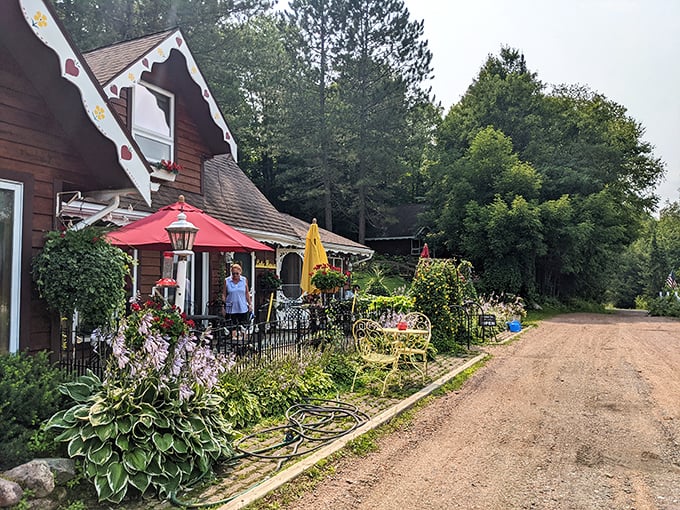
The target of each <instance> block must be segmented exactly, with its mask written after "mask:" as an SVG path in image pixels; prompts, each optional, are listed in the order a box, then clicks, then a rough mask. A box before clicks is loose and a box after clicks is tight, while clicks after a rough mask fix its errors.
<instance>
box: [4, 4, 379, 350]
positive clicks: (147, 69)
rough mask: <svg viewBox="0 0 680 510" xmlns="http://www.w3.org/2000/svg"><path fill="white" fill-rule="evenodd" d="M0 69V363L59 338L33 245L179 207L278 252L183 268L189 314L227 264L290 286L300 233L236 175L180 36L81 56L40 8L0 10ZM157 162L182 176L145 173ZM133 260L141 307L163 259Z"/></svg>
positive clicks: (216, 258)
mask: <svg viewBox="0 0 680 510" xmlns="http://www.w3.org/2000/svg"><path fill="white" fill-rule="evenodd" d="M0 62H1V65H0V238H1V239H2V242H1V244H0V275H1V278H0V353H2V352H8V351H9V352H14V351H17V350H24V349H29V350H38V349H52V350H56V349H57V348H58V346H59V332H58V330H57V327H58V324H57V322H56V320H55V319H54V318H50V315H49V314H47V313H46V311H45V310H44V306H43V303H42V302H41V301H40V300H39V299H38V297H37V296H36V295H35V291H34V287H33V286H32V284H31V274H30V265H31V257H32V255H34V254H35V253H36V252H37V251H38V250H39V249H40V248H41V246H42V244H43V235H44V233H45V232H47V231H50V230H54V229H55V228H57V227H59V226H60V225H65V226H70V225H73V224H77V223H82V222H85V223H95V222H101V221H105V222H108V223H110V224H114V225H124V224H126V223H128V222H130V221H134V220H135V219H139V218H141V217H143V216H145V215H147V214H149V213H151V212H152V211H154V210H156V209H158V208H159V207H162V206H164V205H167V204H169V203H172V202H175V201H177V198H178V195H179V194H180V193H181V194H183V195H185V196H186V200H187V202H188V203H190V204H191V205H194V206H196V207H199V208H201V209H203V210H205V211H206V212H207V213H209V214H211V215H212V216H215V217H216V218H218V219H220V220H222V221H223V222H225V223H227V224H229V225H231V226H233V227H235V228H237V229H239V230H240V231H242V232H243V233H245V234H247V235H249V236H251V237H253V238H255V239H257V240H259V241H261V242H264V243H266V244H268V245H270V246H271V247H273V248H275V250H276V251H275V252H273V253H271V252H260V253H248V254H239V253H237V254H232V253H225V254H219V253H197V254H195V256H194V258H193V260H192V263H191V270H190V275H191V282H192V283H191V287H192V288H191V295H192V296H193V299H194V306H193V311H194V312H196V313H198V312H205V311H206V306H207V302H208V301H209V300H211V299H212V298H214V297H216V296H217V295H218V289H219V287H220V280H221V278H220V277H219V275H220V268H223V267H224V264H225V262H228V261H230V260H234V259H236V260H239V261H240V262H242V263H243V264H244V273H245V275H246V276H248V277H249V280H251V281H253V280H255V281H256V280H257V276H258V274H259V273H260V272H261V271H262V270H264V269H267V268H271V269H274V270H276V271H277V272H278V273H281V274H282V276H284V275H285V276H286V278H287V280H288V281H287V283H289V285H291V286H293V287H294V286H295V284H296V280H295V278H297V282H299V274H297V275H296V274H295V271H296V268H297V267H298V266H300V267H301V263H302V258H301V253H302V251H303V250H304V242H305V236H304V234H305V232H306V231H305V232H301V230H303V229H301V225H300V223H302V225H305V224H308V223H309V221H307V222H300V220H296V219H294V218H290V217H287V216H284V215H282V214H280V213H279V212H278V211H277V210H276V209H275V208H274V207H273V206H272V205H271V203H269V202H268V201H267V199H266V198H265V197H264V196H263V195H262V194H261V193H260V192H259V190H257V188H256V187H255V186H254V185H253V183H252V182H251V181H250V180H249V179H248V178H247V177H246V176H245V174H243V172H242V171H241V169H240V168H238V166H237V163H236V161H237V146H236V143H235V141H234V138H233V136H232V134H231V132H230V131H229V128H228V127H227V124H226V122H225V120H224V117H223V115H222V113H221V111H220V109H219V107H218V105H217V104H216V102H215V101H214V99H213V97H212V93H211V91H210V88H209V87H208V85H207V83H206V82H205V79H204V78H203V76H202V75H201V73H200V70H199V69H198V66H197V65H196V63H195V61H194V59H193V56H192V55H191V52H190V50H189V47H188V44H187V42H186V40H185V39H184V36H183V34H182V33H181V31H179V30H169V31H165V32H162V33H158V34H153V35H150V36H146V37H143V38H139V39H135V40H132V41H126V42H123V43H120V44H115V45H112V46H109V47H106V48H102V49H100V50H96V51H93V52H89V53H87V54H85V55H83V54H81V53H80V52H79V51H78V49H77V48H76V47H75V46H74V45H73V44H72V42H71V41H70V39H69V38H68V35H67V34H66V33H65V32H64V29H63V27H62V26H61V24H60V23H59V21H58V19H57V17H56V15H55V13H54V11H53V9H52V7H51V6H50V4H49V2H48V1H47V0H3V10H2V16H0ZM160 160H169V161H174V162H177V163H179V164H180V165H181V166H182V170H181V172H179V174H177V175H175V174H174V173H171V172H165V171H163V170H159V169H157V168H156V167H155V163H156V162H158V161H160ZM309 220H311V218H310V219H309ZM324 237H325V238H324ZM322 241H323V242H324V244H328V245H329V247H330V248H331V250H330V251H331V256H336V257H337V258H338V260H340V261H341V262H342V263H343V264H344V265H347V264H350V263H351V261H353V260H357V259H365V258H369V257H370V256H371V255H372V250H370V249H369V248H368V247H366V246H363V245H360V244H358V243H354V242H352V241H350V240H347V239H344V238H340V237H339V236H335V235H334V234H332V233H330V232H326V231H323V232H322ZM133 248H134V247H131V251H132V253H133V254H134V256H135V257H136V258H137V259H138V261H139V264H138V266H137V267H136V269H135V274H134V278H133V280H134V282H133V285H134V289H133V290H134V291H139V292H140V293H142V294H148V293H149V292H150V290H151V287H152V285H153V284H154V283H155V281H156V280H157V279H158V278H160V277H161V275H162V272H163V261H164V259H163V253H162V252H158V251H155V252H151V251H141V250H140V251H136V250H133ZM297 271H298V273H299V269H297ZM253 283H255V282H254V281H253ZM253 288H254V289H255V290H254V292H255V294H256V298H257V286H256V285H253ZM281 297H282V298H283V297H284V296H283V295H281ZM258 301H261V299H260V300H257V299H256V302H258Z"/></svg>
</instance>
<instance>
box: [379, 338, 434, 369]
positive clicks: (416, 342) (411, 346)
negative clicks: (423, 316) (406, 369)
mask: <svg viewBox="0 0 680 510" xmlns="http://www.w3.org/2000/svg"><path fill="white" fill-rule="evenodd" d="M381 329H382V332H383V334H384V335H385V336H386V337H387V338H390V339H391V340H392V342H393V344H394V346H395V352H396V354H397V356H399V357H400V358H403V359H404V361H406V362H407V363H408V364H410V365H411V366H412V367H413V368H415V369H416V370H417V371H418V372H420V374H421V375H422V376H423V378H425V376H426V374H427V346H428V344H429V342H430V330H428V329H415V328H406V329H399V328H381ZM418 356H420V357H422V361H420V362H418V361H417V357H418ZM420 365H422V368H421V367H420Z"/></svg>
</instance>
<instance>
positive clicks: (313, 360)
mask: <svg viewBox="0 0 680 510" xmlns="http://www.w3.org/2000/svg"><path fill="white" fill-rule="evenodd" d="M327 356H328V355H327V354H324V353H321V352H318V351H314V350H308V351H305V352H303V354H302V355H301V356H300V357H299V358H298V357H292V356H291V357H288V358H284V359H281V360H277V361H270V362H267V365H266V366H260V367H245V368H243V369H242V370H232V371H230V372H225V373H224V374H222V375H221V376H220V382H219V384H218V391H219V394H220V396H221V397H222V401H223V408H222V412H223V413H224V415H225V416H226V417H227V418H228V419H229V420H230V421H231V422H232V423H233V424H234V426H235V427H237V428H246V427H248V426H251V425H254V424H255V423H257V422H258V421H260V420H261V419H263V418H269V417H272V416H282V415H283V414H284V413H285V411H286V410H287V409H288V408H289V407H290V406H292V405H293V404H296V403H299V402H303V401H304V400H305V399H306V398H313V397H321V396H324V395H326V394H328V392H330V391H331V390H333V389H334V387H335V386H334V384H333V380H332V378H331V376H330V374H328V373H326V372H325V371H324V366H325V364H326V362H325V359H327Z"/></svg>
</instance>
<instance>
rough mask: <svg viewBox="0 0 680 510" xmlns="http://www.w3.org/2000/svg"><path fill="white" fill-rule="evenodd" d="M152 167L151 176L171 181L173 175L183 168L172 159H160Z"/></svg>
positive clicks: (175, 175) (173, 178)
mask: <svg viewBox="0 0 680 510" xmlns="http://www.w3.org/2000/svg"><path fill="white" fill-rule="evenodd" d="M153 169H154V171H153V172H152V174H151V177H155V178H157V179H160V180H163V181H171V182H173V181H174V180H175V177H177V175H178V174H179V173H180V172H181V171H182V170H183V169H182V165H179V164H177V163H175V162H174V161H166V160H165V159H161V160H160V161H159V162H158V163H155V164H154V165H153Z"/></svg>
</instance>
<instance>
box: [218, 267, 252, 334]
mask: <svg viewBox="0 0 680 510" xmlns="http://www.w3.org/2000/svg"><path fill="white" fill-rule="evenodd" d="M242 273H243V268H242V267H241V265H240V264H232V265H231V276H230V277H229V278H227V279H226V280H225V282H224V294H223V295H222V299H223V300H224V303H225V317H226V318H227V320H228V321H230V322H231V323H232V324H248V323H249V322H250V314H251V313H252V311H253V305H252V303H251V301H250V292H249V290H248V279H247V278H246V277H245V276H241V274H242Z"/></svg>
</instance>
